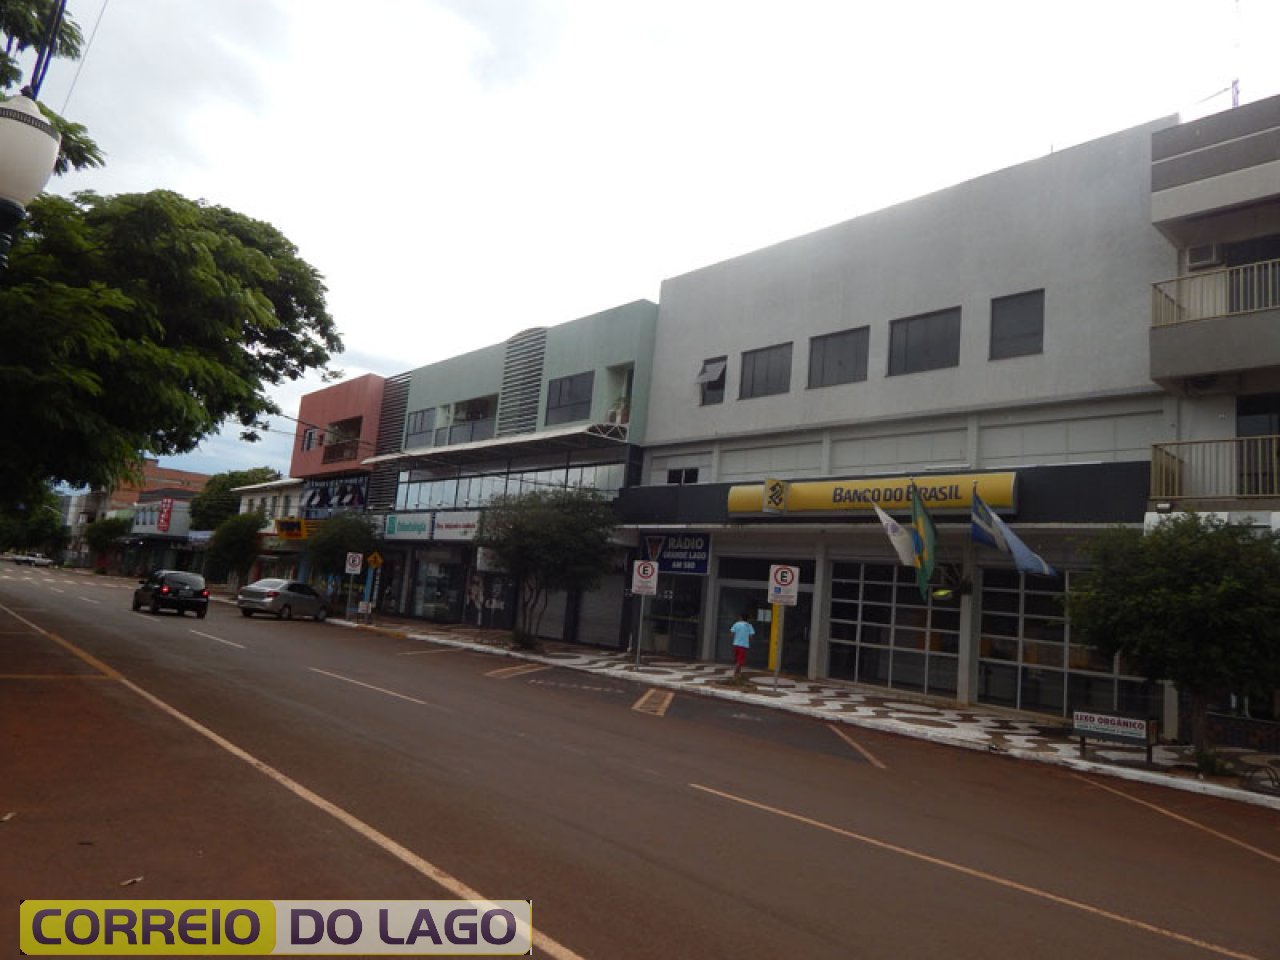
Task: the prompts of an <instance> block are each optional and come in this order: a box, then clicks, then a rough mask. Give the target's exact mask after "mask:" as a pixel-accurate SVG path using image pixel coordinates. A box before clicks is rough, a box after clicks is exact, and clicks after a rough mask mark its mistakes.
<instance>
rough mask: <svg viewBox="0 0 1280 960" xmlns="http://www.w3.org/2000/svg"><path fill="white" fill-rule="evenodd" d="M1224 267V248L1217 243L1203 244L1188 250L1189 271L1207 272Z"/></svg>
mask: <svg viewBox="0 0 1280 960" xmlns="http://www.w3.org/2000/svg"><path fill="white" fill-rule="evenodd" d="M1220 266H1222V248H1221V247H1220V246H1218V245H1217V244H1216V243H1202V244H1200V245H1199V246H1196V247H1188V248H1187V269H1188V270H1207V269H1208V268H1209V267H1220Z"/></svg>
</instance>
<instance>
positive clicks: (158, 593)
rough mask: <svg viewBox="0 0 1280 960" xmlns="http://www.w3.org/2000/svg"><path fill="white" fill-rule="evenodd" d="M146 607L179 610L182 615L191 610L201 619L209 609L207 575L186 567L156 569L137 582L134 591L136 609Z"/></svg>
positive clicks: (153, 609)
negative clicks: (205, 577) (190, 571)
mask: <svg viewBox="0 0 1280 960" xmlns="http://www.w3.org/2000/svg"><path fill="white" fill-rule="evenodd" d="M143 607H146V608H147V609H148V610H150V611H151V612H152V613H159V612H160V611H161V610H177V611H178V613H180V614H183V613H186V612H187V611H188V610H190V611H192V612H193V613H194V614H195V615H196V616H197V617H199V618H200V619H202V620H203V619H204V616H205V614H206V613H208V612H209V589H208V587H206V586H205V584H204V577H202V576H200V574H198V573H187V572H186V571H183V570H157V571H156V572H155V573H153V574H151V576H149V577H147V579H145V580H140V581H139V582H138V588H137V589H136V590H134V591H133V609H134V610H141V609H142V608H143Z"/></svg>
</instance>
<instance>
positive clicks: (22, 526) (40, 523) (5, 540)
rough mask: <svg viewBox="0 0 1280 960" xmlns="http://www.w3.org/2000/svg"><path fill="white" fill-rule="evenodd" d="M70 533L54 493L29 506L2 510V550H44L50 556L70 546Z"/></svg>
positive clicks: (30, 503) (0, 535)
mask: <svg viewBox="0 0 1280 960" xmlns="http://www.w3.org/2000/svg"><path fill="white" fill-rule="evenodd" d="M69 540H70V533H69V531H68V530H67V527H66V524H64V523H63V517H62V511H61V510H60V509H59V506H58V498H57V497H56V496H55V495H54V493H53V491H52V490H48V489H46V490H45V491H44V492H43V495H42V496H41V497H40V498H39V499H38V500H34V501H31V502H29V503H22V504H18V505H15V506H13V507H11V508H10V509H8V510H0V548H3V547H11V548H14V549H17V550H23V551H26V550H32V549H35V548H40V549H42V550H43V551H44V552H45V553H47V554H48V555H49V556H53V555H55V554H56V553H57V552H58V551H59V550H62V549H63V548H64V547H66V545H67V542H68V541H69Z"/></svg>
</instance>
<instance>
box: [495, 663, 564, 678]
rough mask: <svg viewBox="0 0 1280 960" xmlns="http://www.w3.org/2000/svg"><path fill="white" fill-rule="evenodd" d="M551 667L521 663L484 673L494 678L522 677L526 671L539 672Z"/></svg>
mask: <svg viewBox="0 0 1280 960" xmlns="http://www.w3.org/2000/svg"><path fill="white" fill-rule="evenodd" d="M550 669H551V668H550V667H549V666H547V665H546V664H542V663H522V664H520V666H518V667H501V668H499V669H497V670H490V671H489V672H488V673H486V674H485V676H486V677H493V678H494V679H495V680H510V679H512V678H513V677H523V676H524V675H525V674H527V673H541V672H542V671H543V670H550Z"/></svg>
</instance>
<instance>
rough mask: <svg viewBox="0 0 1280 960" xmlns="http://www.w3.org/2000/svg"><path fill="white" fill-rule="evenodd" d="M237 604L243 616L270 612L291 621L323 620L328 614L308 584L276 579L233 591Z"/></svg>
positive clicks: (321, 600)
mask: <svg viewBox="0 0 1280 960" xmlns="http://www.w3.org/2000/svg"><path fill="white" fill-rule="evenodd" d="M236 606H237V607H239V608H240V612H241V613H242V614H244V616H246V617H251V616H253V615H254V614H255V613H269V614H271V615H272V616H274V617H275V618H276V619H278V620H292V619H293V618H294V617H310V618H311V619H312V620H323V619H324V618H325V614H326V613H327V611H326V610H325V608H324V598H323V597H322V596H320V594H318V593H316V591H315V590H314V589H312V588H311V587H309V586H307V584H305V583H302V582H301V581H299V580H280V579H275V578H270V579H267V580H255V581H254V582H253V583H251V584H249V585H248V586H247V587H241V588H240V592H239V593H238V594H236Z"/></svg>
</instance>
